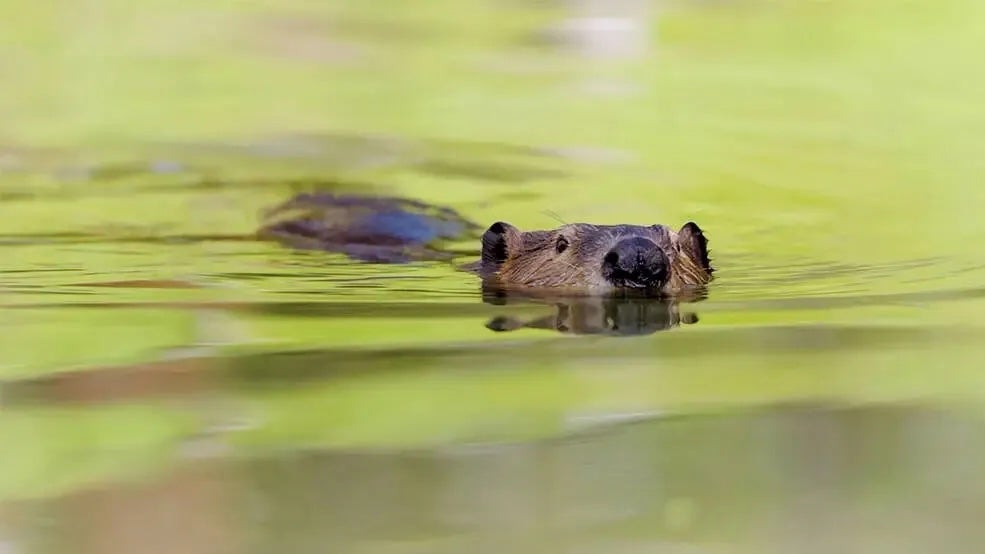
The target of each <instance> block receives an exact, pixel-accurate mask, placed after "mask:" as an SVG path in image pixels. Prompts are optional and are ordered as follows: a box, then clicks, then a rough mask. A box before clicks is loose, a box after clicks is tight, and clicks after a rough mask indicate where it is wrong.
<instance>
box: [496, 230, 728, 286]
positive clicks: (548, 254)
mask: <svg viewBox="0 0 985 554" xmlns="http://www.w3.org/2000/svg"><path fill="white" fill-rule="evenodd" d="M480 267H481V270H482V272H483V273H484V274H485V275H486V276H489V277H494V278H495V279H496V281H498V283H500V284H502V285H504V286H508V287H514V286H520V287H532V288H546V287H554V288H557V287H564V288H572V289H587V290H589V291H595V292H604V291H609V290H615V289H640V290H652V291H660V292H663V293H679V292H682V291H685V290H688V289H691V288H694V287H698V286H700V285H704V284H706V283H708V282H709V281H711V277H712V273H713V271H714V269H713V268H712V267H711V262H710V260H709V259H708V247H707V240H706V239H705V237H704V234H703V233H702V231H701V229H700V228H699V227H698V226H697V225H696V224H694V223H692V222H689V223H687V224H685V225H684V226H683V227H681V228H680V230H678V231H673V230H671V229H670V228H669V227H667V226H665V225H650V226H641V225H589V224H587V223H573V224H569V225H564V226H563V227H561V228H559V229H555V230H552V231H526V232H524V231H520V230H518V229H517V228H516V227H514V226H512V225H510V224H509V223H504V222H502V221H500V222H497V223H494V224H492V225H491V226H490V227H489V229H488V230H486V232H485V233H484V234H483V236H482V259H481V261H480Z"/></svg>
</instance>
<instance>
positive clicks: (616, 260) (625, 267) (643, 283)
mask: <svg viewBox="0 0 985 554" xmlns="http://www.w3.org/2000/svg"><path fill="white" fill-rule="evenodd" d="M668 265H669V264H668V261H667V256H666V255H665V254H664V253H663V250H661V248H660V247H659V246H657V245H656V244H655V243H654V242H653V241H651V240H649V239H645V238H643V237H634V238H629V239H623V240H621V241H619V242H617V243H616V245H615V246H614V247H613V248H612V250H609V252H608V253H607V254H606V255H605V258H604V260H603V273H605V274H606V277H607V278H608V279H609V281H611V282H612V283H613V284H615V285H617V286H636V287H652V286H660V285H662V284H663V283H664V281H665V280H666V279H667V266H668Z"/></svg>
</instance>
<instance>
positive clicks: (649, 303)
mask: <svg viewBox="0 0 985 554" xmlns="http://www.w3.org/2000/svg"><path fill="white" fill-rule="evenodd" d="M551 303H552V304H554V306H555V308H556V309H555V312H554V313H553V314H551V315H547V316H543V317H539V318H536V319H531V320H526V321H524V320H521V319H519V318H515V317H509V316H498V317H495V318H493V319H492V320H490V321H489V322H488V323H487V324H486V327H488V328H490V329H492V330H493V331H514V330H517V329H521V328H526V329H547V330H553V331H558V332H560V333H570V334H574V335H620V336H630V335H649V334H651V333H656V332H658V331H666V330H668V329H671V328H673V327H677V326H678V325H680V324H681V323H686V324H691V323H697V321H698V316H697V315H695V314H694V313H691V312H681V311H680V308H679V304H678V302H677V301H675V300H664V299H647V298H617V297H612V296H587V297H580V298H564V299H555V300H554V301H553V302H551Z"/></svg>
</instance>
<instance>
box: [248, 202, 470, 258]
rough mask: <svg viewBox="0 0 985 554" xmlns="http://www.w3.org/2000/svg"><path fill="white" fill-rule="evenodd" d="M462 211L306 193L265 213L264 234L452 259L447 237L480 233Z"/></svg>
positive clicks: (293, 242) (353, 252)
mask: <svg viewBox="0 0 985 554" xmlns="http://www.w3.org/2000/svg"><path fill="white" fill-rule="evenodd" d="M478 231H479V227H478V226H477V225H476V224H475V223H473V222H471V221H468V220H466V219H465V218H463V217H462V216H461V215H459V214H458V212H456V211H454V210H452V209H450V208H444V207H439V206H432V205H430V204H426V203H424V202H420V201H416V200H410V199H405V198H394V197H371V196H349V195H336V194H331V193H327V192H314V193H303V194H299V195H297V196H295V197H294V198H291V199H290V200H288V201H286V202H284V203H283V204H281V205H279V206H277V207H275V208H273V209H272V210H270V211H268V212H267V213H266V214H265V222H264V225H263V226H262V227H261V229H260V231H259V235H260V236H261V237H262V238H269V239H273V240H277V241H279V242H281V243H283V244H286V245H288V246H291V247H293V248H300V249H306V250H324V251H327V252H337V253H341V254H345V255H347V256H349V257H350V258H353V259H356V260H359V261H364V262H376V263H405V262H410V261H415V260H440V259H449V258H451V257H453V254H452V253H450V252H448V251H444V250H441V249H440V244H441V243H442V242H443V241H451V240H456V239H461V238H464V237H466V236H468V235H469V234H472V235H473V236H477V233H478Z"/></svg>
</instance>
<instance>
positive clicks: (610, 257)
mask: <svg viewBox="0 0 985 554" xmlns="http://www.w3.org/2000/svg"><path fill="white" fill-rule="evenodd" d="M603 261H604V262H605V263H606V264H607V265H610V266H612V267H616V266H617V265H618V264H619V254H617V253H616V252H615V251H614V250H613V251H612V252H609V253H608V254H606V255H605V259H604V260H603Z"/></svg>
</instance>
